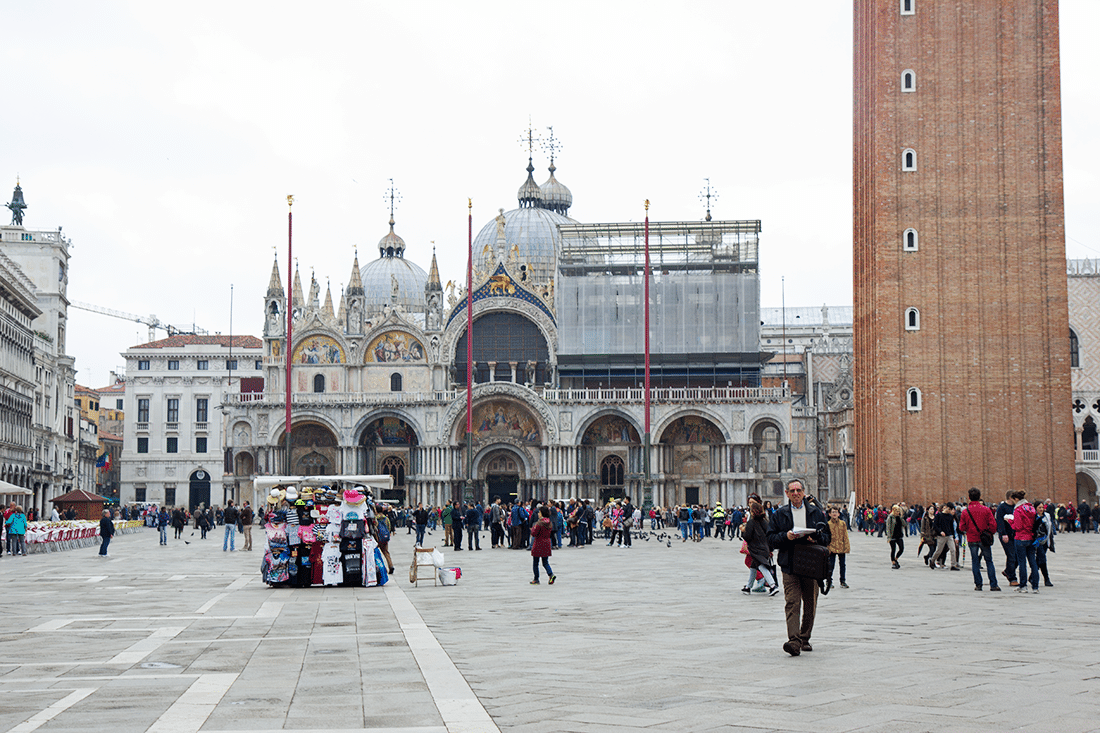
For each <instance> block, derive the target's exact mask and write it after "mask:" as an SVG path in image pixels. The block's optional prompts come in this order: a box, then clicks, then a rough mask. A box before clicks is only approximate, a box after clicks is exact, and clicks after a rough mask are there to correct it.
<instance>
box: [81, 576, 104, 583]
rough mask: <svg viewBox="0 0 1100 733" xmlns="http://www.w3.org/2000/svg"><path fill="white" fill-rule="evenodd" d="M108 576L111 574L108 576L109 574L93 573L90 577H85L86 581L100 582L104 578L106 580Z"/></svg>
mask: <svg viewBox="0 0 1100 733" xmlns="http://www.w3.org/2000/svg"><path fill="white" fill-rule="evenodd" d="M108 577H109V576H107V575H93V576H92V577H90V578H85V579H84V582H85V583H98V582H100V581H102V580H106V579H107V578H108Z"/></svg>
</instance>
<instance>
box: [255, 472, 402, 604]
mask: <svg viewBox="0 0 1100 733" xmlns="http://www.w3.org/2000/svg"><path fill="white" fill-rule="evenodd" d="M384 514H385V513H384V511H383V507H382V506H381V505H376V504H375V502H374V497H373V495H372V493H371V490H370V489H369V488H367V487H366V486H365V485H362V484H353V483H350V482H347V483H342V482H335V481H334V482H332V483H331V484H328V485H324V486H316V487H311V486H306V485H294V484H293V483H291V484H290V485H289V486H286V487H285V488H284V487H283V486H279V485H276V486H274V487H272V488H271V490H270V493H269V494H268V495H267V497H266V500H265V502H264V513H263V517H264V525H263V526H264V534H265V536H266V548H265V552H264V558H263V563H262V565H261V568H260V573H261V576H262V578H263V581H264V582H265V583H267V584H268V585H271V586H278V587H291V588H308V587H309V586H313V585H321V586H377V585H385V584H386V582H387V581H388V580H389V575H388V573H387V572H386V562H385V559H384V558H383V556H382V552H381V550H380V549H379V546H378V543H379V538H380V537H381V538H382V541H383V542H385V541H387V540H388V539H389V535H390V530H391V527H390V526H389V519H388V518H386V517H385V516H384Z"/></svg>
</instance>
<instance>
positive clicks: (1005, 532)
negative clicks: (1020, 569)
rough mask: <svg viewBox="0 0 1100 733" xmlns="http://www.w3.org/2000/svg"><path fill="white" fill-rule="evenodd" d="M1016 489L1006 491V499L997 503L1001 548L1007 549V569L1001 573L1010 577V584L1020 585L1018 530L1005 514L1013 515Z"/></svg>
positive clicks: (998, 535)
mask: <svg viewBox="0 0 1100 733" xmlns="http://www.w3.org/2000/svg"><path fill="white" fill-rule="evenodd" d="M1014 493H1015V491H1006V492H1005V500H1004V501H1002V502H1001V503H1000V504H998V505H997V513H996V515H995V517H996V519H997V538H998V539H1000V541H1001V549H1002V550H1004V551H1005V569H1004V570H1003V571H1001V575H1003V576H1005V577H1006V578H1008V584H1009V585H1012V586H1016V585H1019V583H1017V582H1016V542H1015V539H1016V531H1015V530H1013V529H1012V522H1011V521H1005V515H1011V514H1012V512H1013V510H1014V509H1015V507H1016V499H1015V498H1014V497H1013V496H1012V495H1013V494H1014Z"/></svg>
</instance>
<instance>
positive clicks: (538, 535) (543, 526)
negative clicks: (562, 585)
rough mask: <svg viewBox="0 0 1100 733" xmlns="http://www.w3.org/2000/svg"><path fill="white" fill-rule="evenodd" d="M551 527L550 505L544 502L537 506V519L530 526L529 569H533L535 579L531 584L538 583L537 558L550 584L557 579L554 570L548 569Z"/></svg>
mask: <svg viewBox="0 0 1100 733" xmlns="http://www.w3.org/2000/svg"><path fill="white" fill-rule="evenodd" d="M551 534H553V529H552V528H551V527H550V507H548V506H546V505H545V504H544V505H543V506H541V507H539V521H537V522H535V526H534V527H532V528H531V569H532V570H534V571H535V579H534V580H532V581H531V585H538V584H539V560H540V559H541V560H542V566H543V567H544V568H546V574H547V575H549V576H550V585H553V584H554V581H555V580H557V579H558V576H556V575H554V571H553V570H551V569H550V560H549V559H548V558H549V557H550V536H551Z"/></svg>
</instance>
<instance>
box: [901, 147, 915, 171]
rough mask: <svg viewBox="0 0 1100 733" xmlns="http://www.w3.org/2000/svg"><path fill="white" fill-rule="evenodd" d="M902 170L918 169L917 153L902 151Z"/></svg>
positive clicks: (908, 149) (909, 150)
mask: <svg viewBox="0 0 1100 733" xmlns="http://www.w3.org/2000/svg"><path fill="white" fill-rule="evenodd" d="M901 169H902V170H903V171H915V170H916V169H917V151H916V150H913V149H912V148H906V149H905V150H903V151H901Z"/></svg>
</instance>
